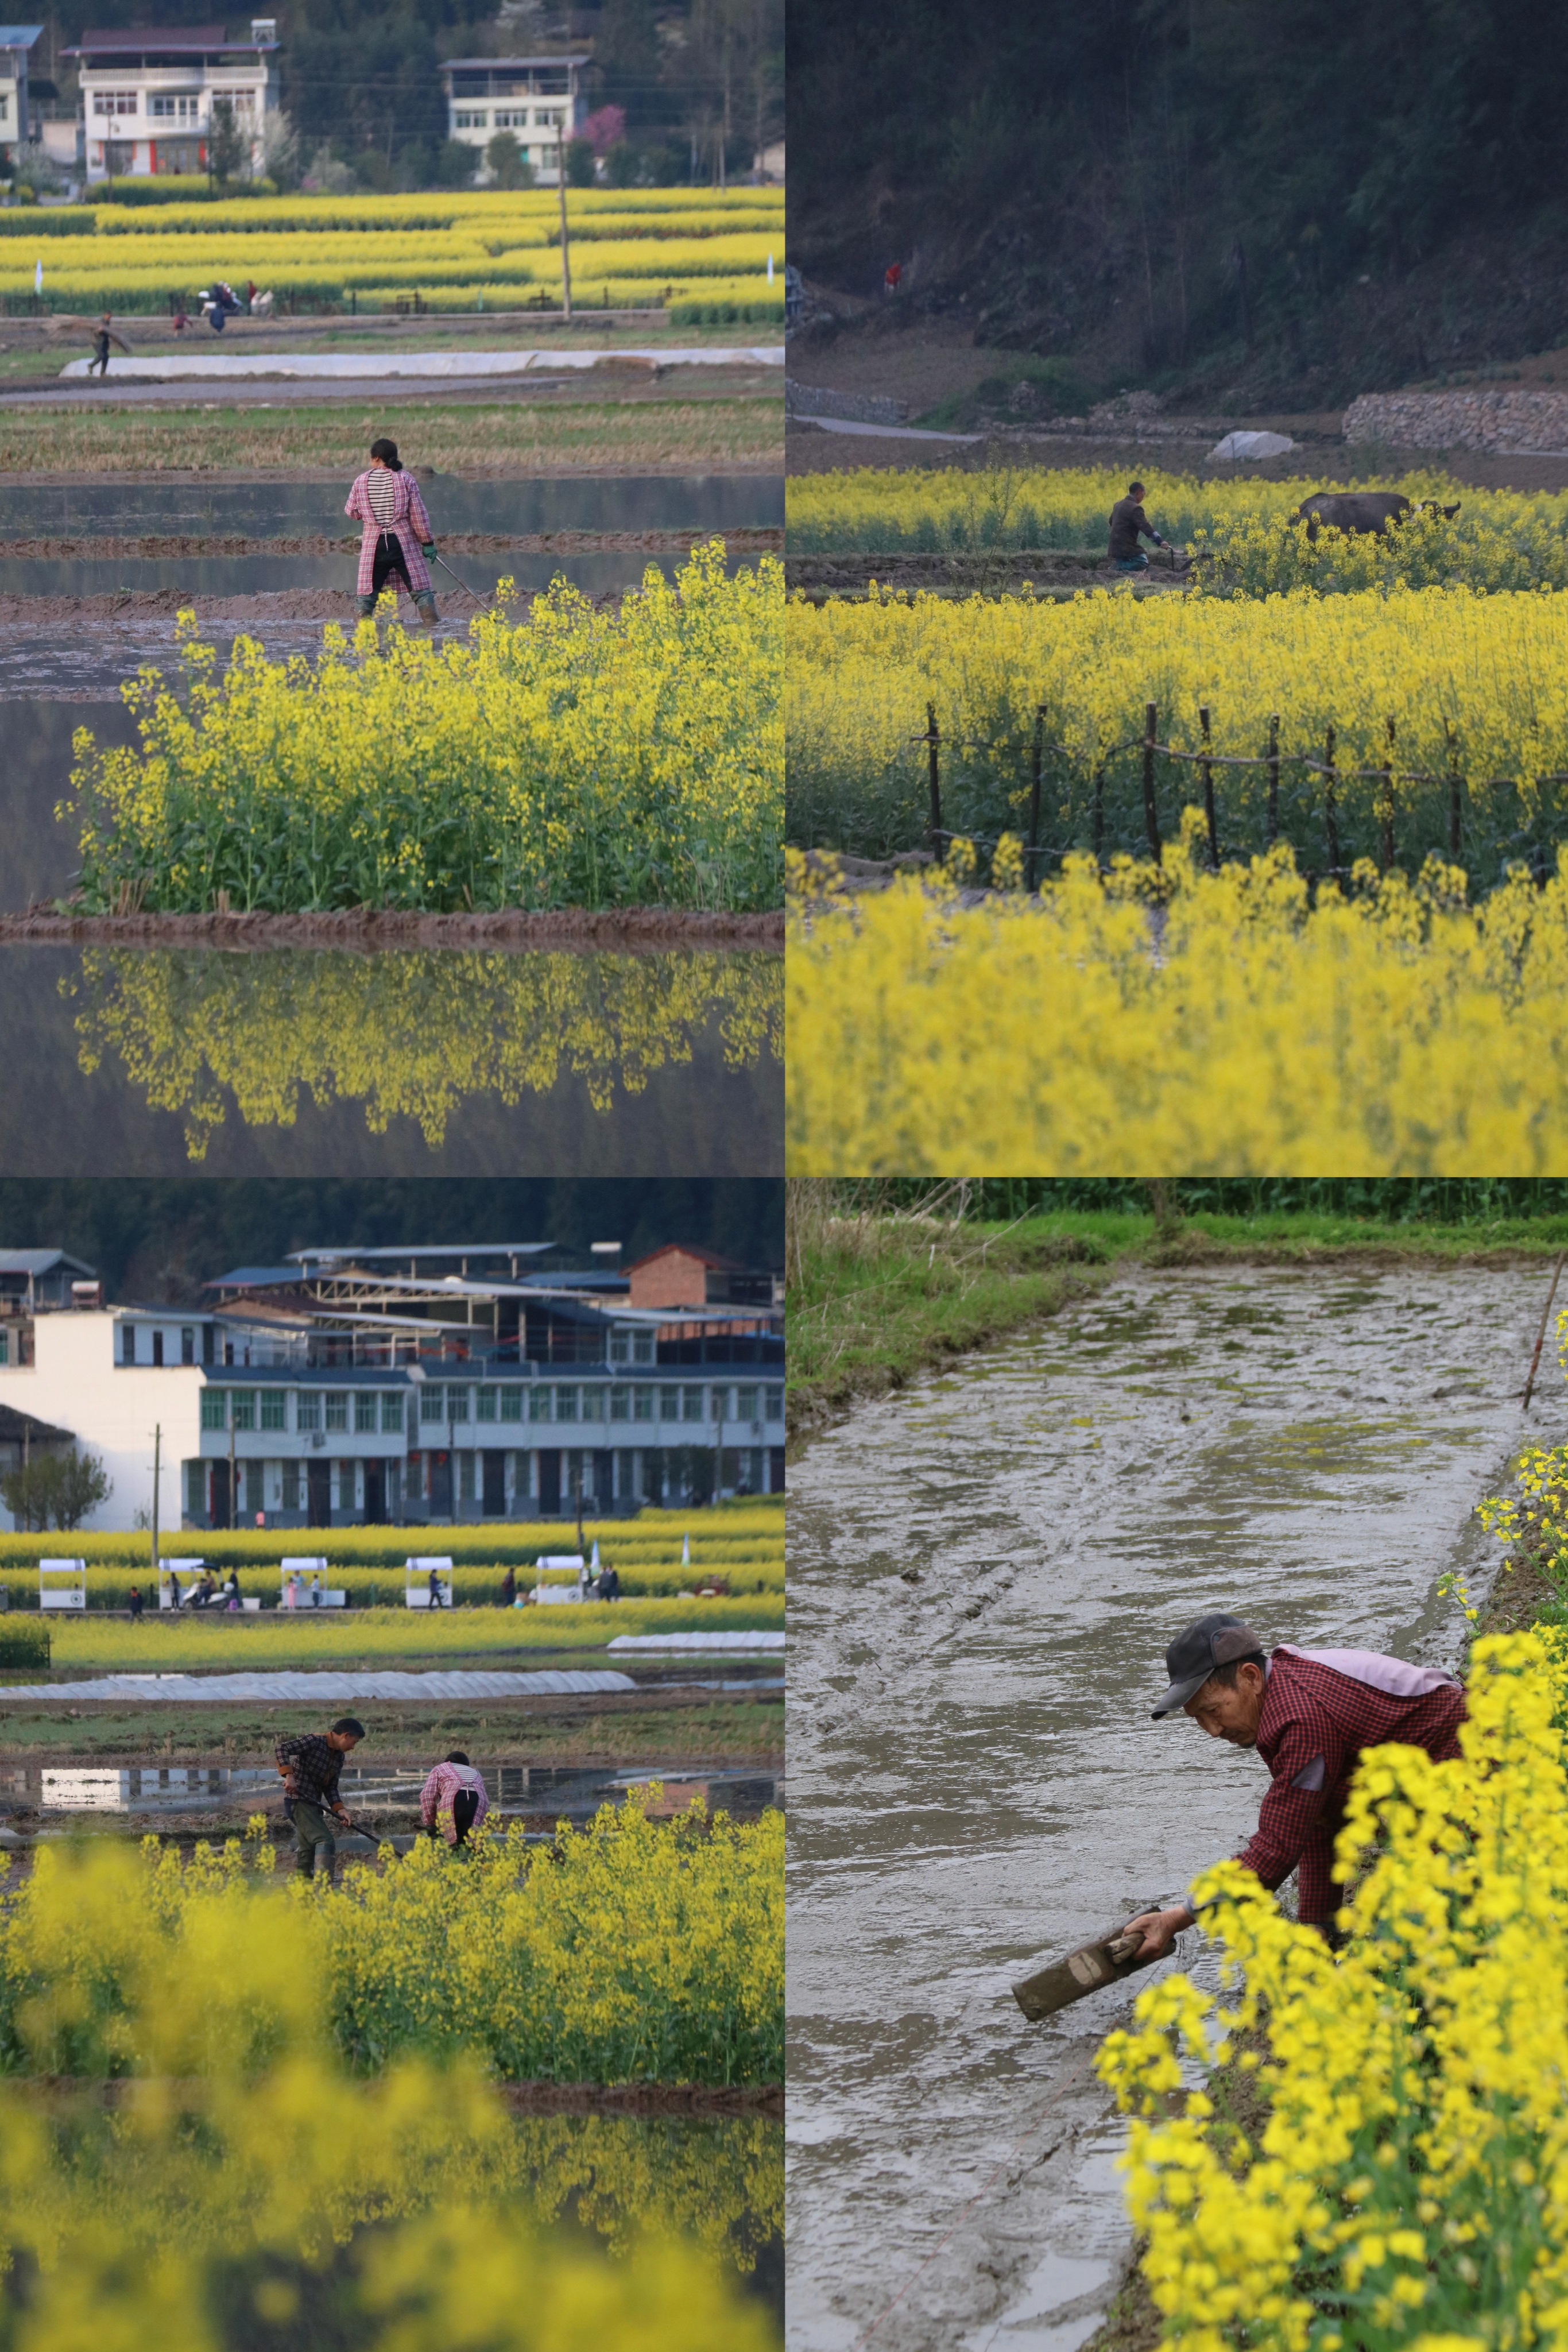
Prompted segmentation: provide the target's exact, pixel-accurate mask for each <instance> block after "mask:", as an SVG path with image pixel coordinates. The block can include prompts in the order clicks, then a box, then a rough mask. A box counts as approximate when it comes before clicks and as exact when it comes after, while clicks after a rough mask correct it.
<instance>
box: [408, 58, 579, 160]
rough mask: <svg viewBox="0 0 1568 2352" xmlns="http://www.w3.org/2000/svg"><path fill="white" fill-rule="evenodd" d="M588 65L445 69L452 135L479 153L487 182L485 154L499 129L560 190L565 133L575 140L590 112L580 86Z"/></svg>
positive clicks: (487, 62) (510, 61) (453, 62)
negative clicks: (561, 137) (561, 145)
mask: <svg viewBox="0 0 1568 2352" xmlns="http://www.w3.org/2000/svg"><path fill="white" fill-rule="evenodd" d="M588 63H589V59H588V58H587V57H586V56H584V57H571V58H449V59H448V61H447V63H446V64H445V65H444V66H443V67H442V68H441V79H442V81H443V83H444V87H445V90H446V120H447V136H448V137H449V138H451V139H460V140H462V142H463V143H464V145H465V146H467V147H472V148H474V149H475V150H476V154H475V159H474V160H475V162H476V163H477V164H478V165H479V166H480V178H481V179H487V178H488V177H489V176H490V174H489V171H488V168H487V167H486V164H485V150H486V147H487V146H488V145H489V143H490V142H491V140H492V139H493V138H494V137H495V135H496V133H497V131H510V132H511V134H512V136H513V138H514V139H515V140H516V141H517V145H518V146H519V147H520V148H521V150H522V153H523V161H524V162H525V163H531V164H532V166H533V171H534V177H535V179H536V180H537V181H538V183H539V184H540V185H541V186H543V185H546V184H548V185H549V186H550V187H554V186H555V185H556V184H558V181H559V160H558V159H559V132H560V131H564V132H565V134H566V136H567V138H568V139H569V140H570V138H572V137H573V135H574V134H575V132H576V131H577V128H578V126H579V124H580V122H581V121H582V120H583V117H584V115H585V113H586V112H587V101H586V100H585V99H584V98H583V96H582V91H581V87H580V85H581V76H582V69H583V68H584V67H585V66H586V65H587V64H588Z"/></svg>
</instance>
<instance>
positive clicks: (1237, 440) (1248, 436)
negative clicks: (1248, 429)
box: [1208, 433, 1300, 465]
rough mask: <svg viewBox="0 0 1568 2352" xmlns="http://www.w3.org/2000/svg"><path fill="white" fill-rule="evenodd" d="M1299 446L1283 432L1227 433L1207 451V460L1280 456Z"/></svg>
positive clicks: (1212, 461)
mask: <svg viewBox="0 0 1568 2352" xmlns="http://www.w3.org/2000/svg"><path fill="white" fill-rule="evenodd" d="M1298 446H1300V445H1299V444H1298V443H1297V442H1294V441H1292V440H1291V439H1289V437H1288V436H1286V435H1285V434H1283V433H1228V434H1227V435H1226V436H1225V438H1224V440H1223V441H1217V442H1216V443H1215V445H1214V446H1213V448H1212V449H1211V450H1210V451H1209V453H1208V462H1209V464H1210V465H1213V463H1214V462H1215V460H1216V459H1217V458H1223V457H1283V456H1284V454H1285V452H1286V450H1287V449H1294V448H1297V447H1298Z"/></svg>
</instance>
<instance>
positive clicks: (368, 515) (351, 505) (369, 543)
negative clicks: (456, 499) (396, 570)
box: [343, 470, 435, 596]
mask: <svg viewBox="0 0 1568 2352" xmlns="http://www.w3.org/2000/svg"><path fill="white" fill-rule="evenodd" d="M388 479H389V480H391V481H392V483H394V484H395V486H396V490H397V496H396V499H395V501H394V503H393V506H392V520H391V522H390V523H389V524H388V525H387V526H386V528H387V529H388V530H391V531H392V532H394V533H395V534H396V536H397V537H398V538H399V539H400V540H401V541H402V552H403V561H404V562H406V563H407V565H408V584H409V586H410V587H411V588H412V589H413V593H414V594H415V595H416V596H420V595H423V593H424V591H425V590H426V589H427V588H428V587H429V586H430V573H429V572H428V571H427V570H426V569H425V562H424V558H423V555H422V554H421V553H420V551H419V543H420V541H421V540H423V541H425V542H426V543H427V544H428V542H429V541H431V540H433V539H434V537H435V533H434V531H433V530H431V528H430V517H429V516H428V515H427V514H426V513H425V511H424V500H423V499H422V498H421V497H420V495H419V485H418V483H417V482H416V481H415V480H414V478H413V475H412V474H411V473H408V472H407V471H406V470H405V471H402V472H400V473H396V474H390V475H389V476H388ZM370 480H371V478H370V475H369V473H368V472H366V473H363V474H361V475H360V477H359V478H358V479H357V480H356V482H355V484H354V487H353V488H352V489H351V490H350V492H349V497H348V502H347V504H346V505H345V507H344V509H343V512H344V513H345V514H346V515H352V516H353V518H354V520H355V521H356V522H360V523H363V525H364V530H362V531H361V535H360V572H359V590H358V593H360V595H361V596H368V595H369V594H370V593H371V588H372V586H373V585H374V582H375V561H376V541H378V540H379V539H380V537H381V535H382V526H381V524H380V523H379V522H378V521H377V520H376V518H375V512H374V509H372V507H371V491H370Z"/></svg>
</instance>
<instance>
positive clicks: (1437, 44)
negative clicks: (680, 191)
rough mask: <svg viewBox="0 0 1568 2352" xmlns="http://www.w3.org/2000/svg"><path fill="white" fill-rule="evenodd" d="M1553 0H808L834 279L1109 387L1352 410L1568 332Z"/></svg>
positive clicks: (806, 253)
mask: <svg viewBox="0 0 1568 2352" xmlns="http://www.w3.org/2000/svg"><path fill="white" fill-rule="evenodd" d="M1551 31H1552V19H1550V18H1549V16H1548V13H1547V10H1546V9H1545V7H1544V6H1543V5H1541V0H1517V5H1513V6H1512V7H1506V8H1505V7H1504V6H1503V5H1501V0H1388V5H1385V6H1383V7H1380V8H1379V9H1377V10H1373V11H1351V10H1345V9H1339V8H1335V7H1333V6H1330V5H1325V0H1275V5H1272V6H1271V7H1270V9H1268V10H1267V11H1259V10H1256V9H1254V8H1252V7H1250V6H1249V5H1246V0H1104V5H1102V6H1099V7H1097V8H1095V9H1092V10H1089V9H1077V8H1073V7H1071V6H1070V5H1066V0H1048V4H1047V5H1043V6H1023V5H1018V4H1017V0H975V5H972V6H970V7H968V8H967V9H966V10H964V11H963V12H962V13H961V15H960V14H959V13H957V12H955V11H952V10H949V9H944V8H941V7H938V6H936V5H935V0H898V5H897V6H896V7H895V6H894V0H856V5H853V6H852V7H849V8H845V7H843V6H841V5H836V0H791V5H790V9H789V59H788V68H789V81H788V104H789V135H790V142H791V147H792V151H793V152H792V153H791V157H790V163H791V175H790V208H789V230H790V241H791V251H792V255H793V257H794V258H795V260H796V261H797V262H799V263H800V265H801V266H802V267H803V268H804V269H805V271H806V273H807V275H808V277H809V278H812V279H814V280H816V281H817V282H818V283H819V284H821V285H822V286H826V287H830V288H833V289H842V290H843V291H844V292H845V293H847V294H849V295H851V296H854V297H860V298H862V299H866V298H872V299H875V298H877V296H878V293H879V289H880V287H881V282H882V275H883V269H884V268H886V266H887V264H888V263H889V262H891V261H894V260H897V261H899V262H900V263H901V264H902V266H903V271H904V282H903V287H902V289H901V291H900V295H899V298H898V299H899V301H900V302H901V303H905V304H907V305H908V307H909V309H910V310H912V311H913V312H914V313H915V315H916V316H917V317H924V318H925V319H927V320H936V319H942V320H946V321H949V322H951V323H952V324H954V325H964V326H970V325H972V328H973V331H974V336H975V340H976V341H978V342H981V343H983V344H985V345H987V346H989V347H991V348H994V349H1004V350H1013V351H1019V352H1032V353H1035V354H1037V355H1040V357H1042V358H1049V359H1052V360H1056V361H1059V362H1071V367H1070V368H1064V369H1063V375H1064V378H1067V379H1069V380H1071V382H1072V383H1086V384H1088V385H1089V386H1090V387H1091V388H1092V389H1093V390H1095V391H1097V392H1101V393H1105V392H1117V391H1120V390H1121V389H1123V388H1124V387H1128V386H1147V387H1149V388H1151V389H1154V390H1156V391H1158V392H1160V393H1161V394H1164V395H1165V396H1166V399H1167V400H1169V401H1171V402H1173V403H1176V404H1181V405H1184V406H1190V405H1196V404H1203V405H1211V406H1214V407H1218V408H1224V409H1228V410H1242V409H1245V410H1254V409H1259V408H1287V409H1292V410H1316V409H1326V408H1331V407H1333V406H1334V405H1336V404H1343V403H1344V402H1346V401H1348V400H1349V399H1350V398H1352V397H1353V396H1354V394H1355V393H1357V392H1359V391H1364V390H1368V389H1374V388H1381V387H1385V386H1392V385H1395V384H1399V383H1408V382H1412V381H1426V382H1432V381H1441V380H1443V379H1444V378H1445V377H1446V376H1447V375H1448V373H1450V372H1457V371H1465V372H1470V371H1473V370H1475V369H1477V368H1479V367H1485V366H1486V365H1488V364H1489V363H1493V362H1509V361H1513V360H1517V359H1519V358H1521V357H1522V356H1524V355H1526V354H1528V353H1531V352H1542V351H1546V350H1549V349H1552V348H1553V347H1555V346H1559V345H1561V344H1562V343H1563V341H1565V340H1568V205H1564V203H1563V199H1562V197H1561V196H1560V194H1558V187H1559V178H1558V174H1557V173H1555V171H1554V170H1553V168H1552V165H1553V162H1554V157H1555V151H1556V146H1557V142H1558V140H1559V138H1560V129H1559V126H1560V124H1561V121H1562V120H1563V99H1564V95H1565V89H1564V85H1565V83H1568V58H1565V56H1564V53H1563V47H1562V44H1561V43H1559V42H1555V41H1553V40H1552V38H1551V37H1550V36H1551Z"/></svg>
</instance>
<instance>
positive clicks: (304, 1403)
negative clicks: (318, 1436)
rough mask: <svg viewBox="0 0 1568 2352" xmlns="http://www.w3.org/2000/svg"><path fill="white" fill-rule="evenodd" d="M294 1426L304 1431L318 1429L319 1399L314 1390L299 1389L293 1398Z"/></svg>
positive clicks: (319, 1419) (319, 1421)
mask: <svg viewBox="0 0 1568 2352" xmlns="http://www.w3.org/2000/svg"><path fill="white" fill-rule="evenodd" d="M294 1426H295V1428H296V1429H306V1430H308V1429H319V1428H320V1426H321V1399H320V1397H319V1394H318V1393H317V1391H315V1390H314V1389H301V1390H300V1391H299V1393H298V1396H297V1397H296V1398H295V1400H294Z"/></svg>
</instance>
